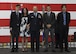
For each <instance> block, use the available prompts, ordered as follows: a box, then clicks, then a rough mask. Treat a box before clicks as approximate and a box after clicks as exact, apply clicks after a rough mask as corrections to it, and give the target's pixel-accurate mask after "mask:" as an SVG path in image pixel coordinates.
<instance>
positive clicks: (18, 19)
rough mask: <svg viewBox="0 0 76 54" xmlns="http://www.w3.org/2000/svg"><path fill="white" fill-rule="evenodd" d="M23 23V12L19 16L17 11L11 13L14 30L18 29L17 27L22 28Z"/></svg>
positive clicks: (11, 23)
mask: <svg viewBox="0 0 76 54" xmlns="http://www.w3.org/2000/svg"><path fill="white" fill-rule="evenodd" d="M20 23H21V13H19V17H18V16H17V15H16V12H12V13H11V15H10V27H12V29H13V30H16V29H17V28H20Z"/></svg>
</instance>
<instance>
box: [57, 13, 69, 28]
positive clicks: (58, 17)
mask: <svg viewBox="0 0 76 54" xmlns="http://www.w3.org/2000/svg"><path fill="white" fill-rule="evenodd" d="M57 22H58V26H59V29H60V28H61V29H62V27H64V24H63V22H64V19H63V12H60V13H58V16H57ZM69 23H70V13H68V12H66V25H65V26H66V27H67V28H69Z"/></svg>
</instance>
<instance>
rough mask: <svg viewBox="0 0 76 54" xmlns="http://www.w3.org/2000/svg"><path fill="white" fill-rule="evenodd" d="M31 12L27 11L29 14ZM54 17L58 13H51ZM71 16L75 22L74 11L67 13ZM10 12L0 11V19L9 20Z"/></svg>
mask: <svg viewBox="0 0 76 54" xmlns="http://www.w3.org/2000/svg"><path fill="white" fill-rule="evenodd" d="M31 12H33V11H29V13H31ZM38 12H39V13H42V11H38ZM53 12H54V13H55V15H57V14H58V13H59V12H60V11H53ZM69 12H70V14H71V19H72V20H74V19H75V20H76V11H69ZM10 14H11V10H8V11H7V10H0V19H10Z"/></svg>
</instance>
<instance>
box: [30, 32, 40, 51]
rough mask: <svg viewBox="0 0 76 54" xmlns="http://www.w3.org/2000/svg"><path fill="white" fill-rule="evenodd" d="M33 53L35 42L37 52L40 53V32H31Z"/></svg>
mask: <svg viewBox="0 0 76 54" xmlns="http://www.w3.org/2000/svg"><path fill="white" fill-rule="evenodd" d="M30 33H31V51H34V41H36V51H39V43H40V41H39V38H40V31H31V32H30Z"/></svg>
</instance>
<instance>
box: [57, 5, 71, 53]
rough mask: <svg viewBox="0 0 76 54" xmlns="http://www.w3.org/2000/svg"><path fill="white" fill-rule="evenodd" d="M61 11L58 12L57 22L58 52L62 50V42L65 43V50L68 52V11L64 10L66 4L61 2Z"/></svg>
mask: <svg viewBox="0 0 76 54" xmlns="http://www.w3.org/2000/svg"><path fill="white" fill-rule="evenodd" d="M61 9H62V10H61V12H60V13H58V16H57V22H58V27H59V32H60V33H59V35H60V52H63V42H64V43H65V51H66V52H70V51H69V50H68V30H69V23H70V13H69V12H67V11H66V5H65V4H63V5H62V6H61Z"/></svg>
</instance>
